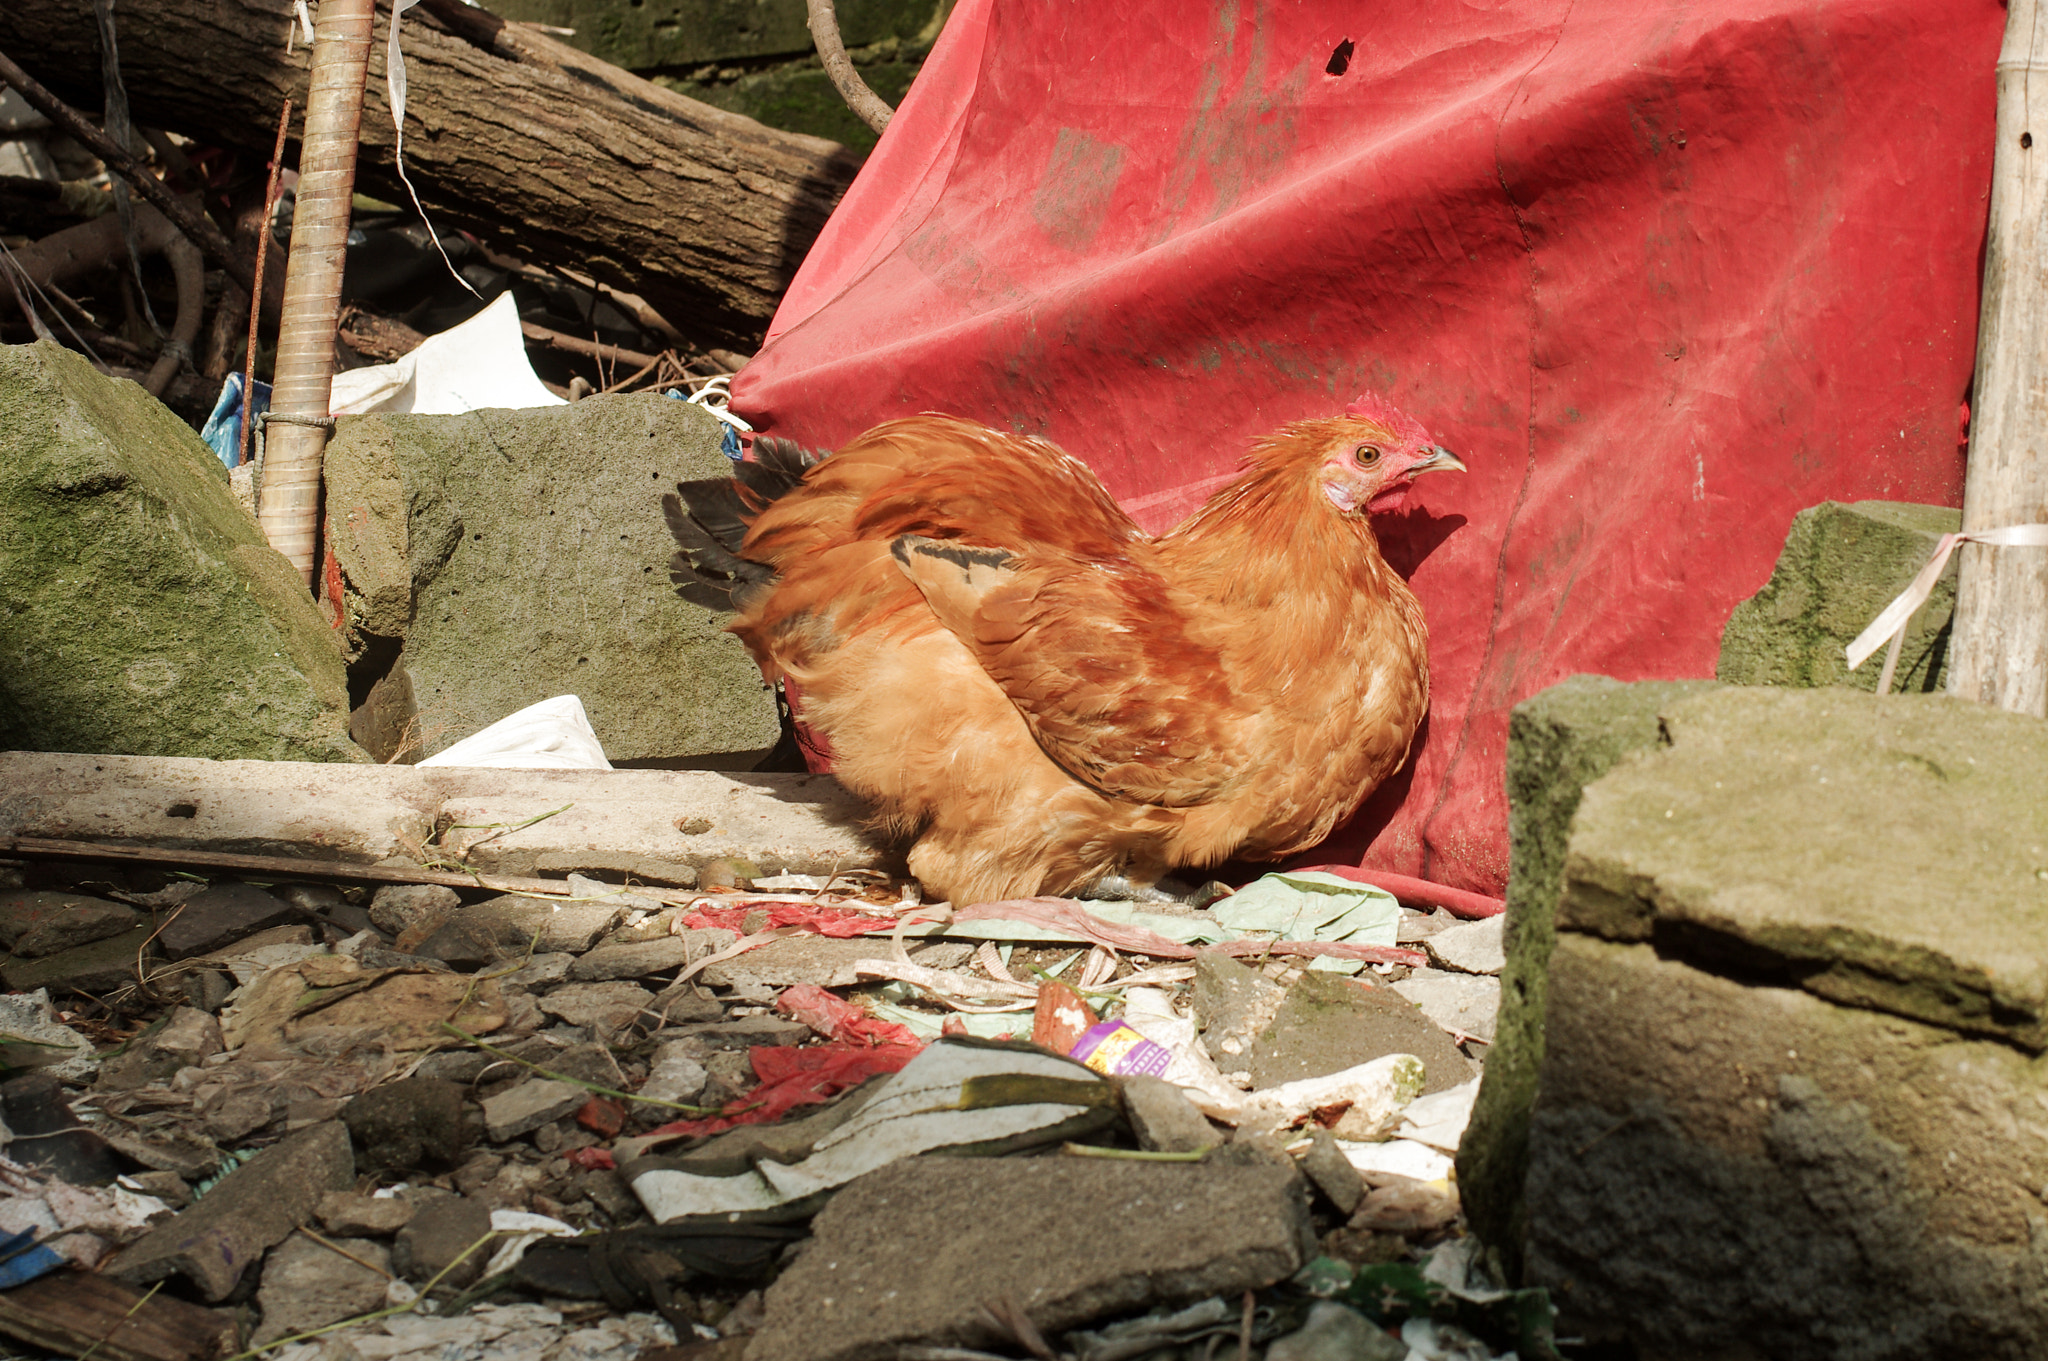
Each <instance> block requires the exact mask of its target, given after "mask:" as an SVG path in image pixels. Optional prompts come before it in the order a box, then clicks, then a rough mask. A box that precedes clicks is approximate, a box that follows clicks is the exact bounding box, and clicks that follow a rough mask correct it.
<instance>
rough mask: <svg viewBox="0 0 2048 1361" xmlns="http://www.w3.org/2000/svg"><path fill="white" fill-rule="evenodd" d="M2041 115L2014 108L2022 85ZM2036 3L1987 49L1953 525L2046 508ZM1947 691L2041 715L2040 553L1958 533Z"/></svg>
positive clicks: (2044, 561) (2040, 60)
mask: <svg viewBox="0 0 2048 1361" xmlns="http://www.w3.org/2000/svg"><path fill="white" fill-rule="evenodd" d="M2037 90H2038V91H2039V92H2040V94H2041V110H2042V116H2041V118H2040V119H2039V120H2031V119H2030V118H2029V116H2028V110H2029V108H2030V107H2031V105H2032V102H2033V100H2032V95H2033V93H2034V92H2035V91H2037ZM2044 156H2048V15H2044V13H2043V11H2042V7H2041V3H2040V0H2011V8H2010V10H2009V11H2008V13H2007V16H2006V23H2005V42H2004V44H2003V45H2002V46H2001V48H2000V49H1999V53H1998V145H1997V149H1996V151H1995V152H1994V153H1993V156H1992V161H1991V225H1990V235H1989V239H1988V240H1987V242H1986V244H1985V251H1984V302H1983V311H1982V313H1981V315H1980V317H1979V320H1978V325H1977V377H1976V384H1975V390H1974V393H1973V396H1972V399H1971V407H1970V460H1969V468H1968V474H1967V480H1966V482H1965V483H1964V489H1963V528H1964V529H1966V530H1972V529H1994V528H1997V527H1998V526H2000V525H2017V524H2033V523H2040V522H2043V521H2048V163H2044V162H2043V160H2042V158H2043V157H2044ZM1961 556H1962V565H1961V567H1960V569H1959V570H1960V576H1959V577H1958V580H1957V586H1956V613H1955V632H1954V636H1953V641H1952V642H1951V644H1950V650H1949V663H1948V689H1949V693H1950V694H1952V695H1961V696H1963V697H1965V698H1968V699H1977V700H1982V701H1984V702H1986V703H1988V704H1996V705H1997V706H1998V707H2000V708H2001V709H2010V710H2012V711H2014V712H2016V713H2025V714H2033V715H2035V716H2036V717H2048V553H2044V552H2041V551H2040V550H2037V549H2015V548H1998V547H1992V546H1988V545H1984V544H1965V545H1964V546H1963V548H1962V550H1961Z"/></svg>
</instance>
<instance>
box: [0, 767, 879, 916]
mask: <svg viewBox="0 0 2048 1361" xmlns="http://www.w3.org/2000/svg"><path fill="white" fill-rule="evenodd" d="M555 810H560V811H555ZM545 813H552V816H548V817H542V818H540V820H539V821H532V822H530V820H531V819H534V818H536V817H538V816H539V815H541V814H545ZM865 814H866V810H865V808H864V806H863V805H862V803H861V802H860V800H858V799H857V798H855V797H854V796H853V795H852V794H850V793H848V792H847V791H846V790H845V789H844V788H842V787H841V786H840V785H839V783H838V782H837V781H836V780H834V779H832V777H831V776H829V775H757V774H737V775H727V774H721V773H717V772H712V771H698V770H690V771H682V770H677V771H665V770H664V771H656V770H610V771H605V770H490V769H478V768H473V767H471V768H465V767H443V766H426V767H418V766H338V765H327V764H320V763H313V762H289V761H205V760H188V759H180V758H171V757H132V756H129V757H122V756H74V755H65V754H61V753H43V752H0V836H23V837H51V838H57V839H65V840H79V841H108V842H141V843H146V844H150V845H156V846H164V847H171V848H180V849H188V850H204V851H219V852H228V853H235V854H246V855H286V856H298V857H306V858H310V859H315V860H341V861H348V862H353V863H357V864H374V863H376V862H378V861H382V860H389V859H393V858H397V857H405V858H409V859H411V860H414V861H418V860H422V859H425V858H427V856H428V855H429V851H428V849H427V848H428V847H429V846H430V845H438V843H436V842H435V841H434V836H435V829H436V827H437V826H438V827H441V828H445V829H449V831H450V836H451V841H450V844H449V845H448V846H447V847H446V848H445V849H446V850H448V851H462V852H465V853H466V854H467V855H468V856H469V859H470V862H471V863H472V864H474V865H476V866H477V867H478V868H479V869H482V870H484V871H486V872H489V873H497V874H521V875H524V874H544V875H557V874H562V875H566V874H568V873H571V872H574V871H579V870H603V871H611V872H613V873H615V874H616V873H630V874H633V875H635V876H637V877H638V878H639V879H640V880H641V881H642V882H646V883H659V884H681V885H684V886H686V887H687V886H689V885H692V884H694V883H695V882H696V873H697V869H698V867H699V866H702V865H704V864H706V863H708V862H710V861H712V860H717V859H722V858H731V857H734V856H741V857H744V858H746V859H749V860H752V861H754V862H755V863H757V864H759V865H761V866H763V868H764V869H766V868H772V869H774V870H775V871H776V872H779V873H801V874H829V873H831V872H832V871H833V869H834V867H835V866H836V867H837V868H839V869H853V868H869V867H873V868H888V867H890V866H891V865H892V864H893V863H894V862H893V861H892V859H891V857H890V856H889V855H887V854H886V853H885V852H883V851H882V850H881V849H880V848H879V847H877V846H876V845H875V844H873V843H872V842H871V841H870V840H869V839H868V837H867V836H866V834H865V833H864V832H863V830H862V828H861V819H862V818H863V817H864V816H865ZM529 822H530V825H527V826H523V827H520V828H519V830H517V831H506V832H504V833H502V834H501V835H497V836H494V837H492V839H491V840H490V841H488V842H486V843H484V844H482V845H475V844H473V843H474V842H475V841H477V840H479V839H481V838H483V837H485V836H487V835H490V833H489V832H488V831H487V830H467V829H465V830H456V825H457V824H471V825H473V826H474V827H475V828H483V829H488V828H490V827H493V826H499V825H502V826H504V827H511V826H513V825H515V824H519V823H529ZM685 828H687V829H688V830H687V831H686V830H684V829H685ZM436 854H437V858H441V859H448V858H452V857H451V856H449V855H447V854H439V853H436Z"/></svg>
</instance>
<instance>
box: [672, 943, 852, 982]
mask: <svg viewBox="0 0 2048 1361" xmlns="http://www.w3.org/2000/svg"><path fill="white" fill-rule="evenodd" d="M888 951H889V943H888V941H887V940H885V939H874V940H870V939H866V938H863V937H854V938H852V939H848V940H834V939H831V938H830V937H827V936H788V937H785V938H783V939H781V940H771V941H768V942H766V943H764V944H761V945H757V946H755V947H754V948H753V949H751V950H749V951H747V952H746V953H745V954H743V955H736V956H734V957H733V958H731V959H728V960H726V961H724V962H723V963H719V964H713V965H710V966H709V967H707V968H706V969H705V970H704V972H703V973H702V974H700V975H699V977H700V978H701V979H702V980H703V981H704V982H705V983H706V984H708V985H710V986H711V987H714V988H744V987H749V986H752V987H766V988H787V987H790V986H792V985H794V984H797V983H816V984H817V985H818V986H819V987H821V988H850V987H852V986H853V985H854V984H856V983H858V982H859V981H860V975H859V974H858V973H856V972H855V971H854V967H853V965H854V961H855V960H861V959H880V958H882V957H883V956H885V955H886V954H888Z"/></svg>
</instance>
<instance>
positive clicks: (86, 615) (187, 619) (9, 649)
mask: <svg viewBox="0 0 2048 1361" xmlns="http://www.w3.org/2000/svg"><path fill="white" fill-rule="evenodd" d="M347 722H348V693H347V688H346V685H345V683H344V679H343V674H342V663H341V655H340V652H339V650H338V648H337V647H336V645H335V640H334V637H333V631H332V630H331V629H330V628H329V627H328V625H327V621H326V620H325V619H323V618H322V617H321V614H320V611H319V609H318V607H317V606H315V605H314V603H313V600H312V598H311V596H310V595H309V594H308V593H307V591H306V588H305V586H304V584H303V583H302V582H301V581H300V580H299V578H298V576H297V574H296V573H294V572H293V571H292V569H291V566H290V565H289V564H288V563H287V562H286V561H285V560H284V559H283V558H282V557H280V556H278V554H277V553H275V552H274V551H272V549H271V548H270V547H269V546H268V545H267V544H266V543H265V542H264V541H263V536H262V534H261V532H260V531H259V530H258V529H257V527H256V524H255V523H254V522H253V521H252V520H251V519H250V518H249V516H248V514H247V513H246V512H244V511H243V510H242V509H241V507H240V506H238V505H237V504H236V503H235V499H234V497H233V495H232V494H231V493H230V492H229V490H228V480H227V473H226V470H225V469H223V468H222V467H221V464H220V460H219V459H217V458H216V457H215V456H214V454H213V451H212V450H210V449H208V448H207V447H206V446H205V445H204V444H202V443H201V442H200V441H199V438H198V436H196V435H194V434H193V433H192V430H191V428H190V427H189V426H187V425H186V424H185V423H184V422H183V421H181V420H179V419H178V418H177V417H176V416H175V415H173V414H172V413H171V412H170V411H169V410H167V409H166V408H165V407H163V406H162V405H161V404H160V403H158V402H157V401H156V400H155V399H154V398H152V397H150V396H149V394H148V393H146V392H144V391H143V390H142V389H141V388H140V387H138V386H136V385H135V384H134V383H130V382H126V381H123V380H119V379H111V378H107V377H105V376H104V375H102V374H100V373H99V372H97V371H96V370H94V369H93V368H92V366H91V365H89V364H87V363H86V362H85V360H84V359H82V358H80V357H79V356H78V355H76V354H74V353H72V352H71V351H69V350H66V349H63V348H62V347H61V346H58V345H55V344H52V343H48V342H39V343H37V344H33V345H18V346H6V347H0V747H7V748H13V749H17V750H23V751H76V752H102V753H110V754H126V755H137V756H200V757H214V758H218V759H233V758H261V759H269V760H291V761H360V760H364V759H367V758H366V757H365V755H364V754H363V753H362V752H361V751H360V750H359V749H357V748H356V747H355V746H354V745H353V744H352V743H350V742H349V740H348V736H347V731H348V729H347Z"/></svg>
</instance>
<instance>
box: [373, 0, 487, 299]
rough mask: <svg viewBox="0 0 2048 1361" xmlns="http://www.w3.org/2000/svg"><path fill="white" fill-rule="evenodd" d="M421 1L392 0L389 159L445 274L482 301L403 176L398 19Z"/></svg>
mask: <svg viewBox="0 0 2048 1361" xmlns="http://www.w3.org/2000/svg"><path fill="white" fill-rule="evenodd" d="M419 2H420V0H391V40H390V42H389V43H388V44H387V45H386V47H385V53H384V86H385V89H386V90H387V91H388V92H389V94H390V99H391V126H392V130H393V132H394V133H395V134H396V135H395V137H394V138H393V141H392V146H391V160H392V163H393V164H394V165H396V166H397V167H398V178H399V181H400V182H401V183H403V184H404V185H405V192H406V193H408V194H411V195H412V206H413V207H415V208H418V209H419V210H420V221H421V222H425V223H426V227H427V236H428V238H429V239H430V240H431V241H433V243H434V249H435V250H437V251H439V252H440V253H441V263H442V264H444V265H446V266H448V273H449V274H450V275H451V276H452V277H453V278H454V280H455V282H456V283H459V284H461V285H462V286H463V287H464V288H468V289H469V292H470V296H472V297H475V298H478V299H481V298H482V297H483V294H481V293H479V292H477V291H476V289H474V288H471V287H470V283H469V280H467V279H465V278H463V277H462V275H461V274H459V273H457V272H456V269H455V262H454V261H453V260H450V259H449V258H448V251H447V248H446V247H444V246H443V245H442V244H441V234H440V233H439V232H437V231H435V230H434V224H433V223H432V222H429V221H427V209H426V206H425V205H424V204H422V203H421V202H420V191H419V190H417V189H415V188H413V187H412V180H411V179H410V178H409V177H408V176H407V175H406V173H405V53H404V52H403V51H402V50H401V49H400V48H399V46H398V16H400V15H401V14H404V13H405V12H406V11H407V10H409V9H411V8H412V7H413V6H414V5H417V4H418V3H419Z"/></svg>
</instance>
